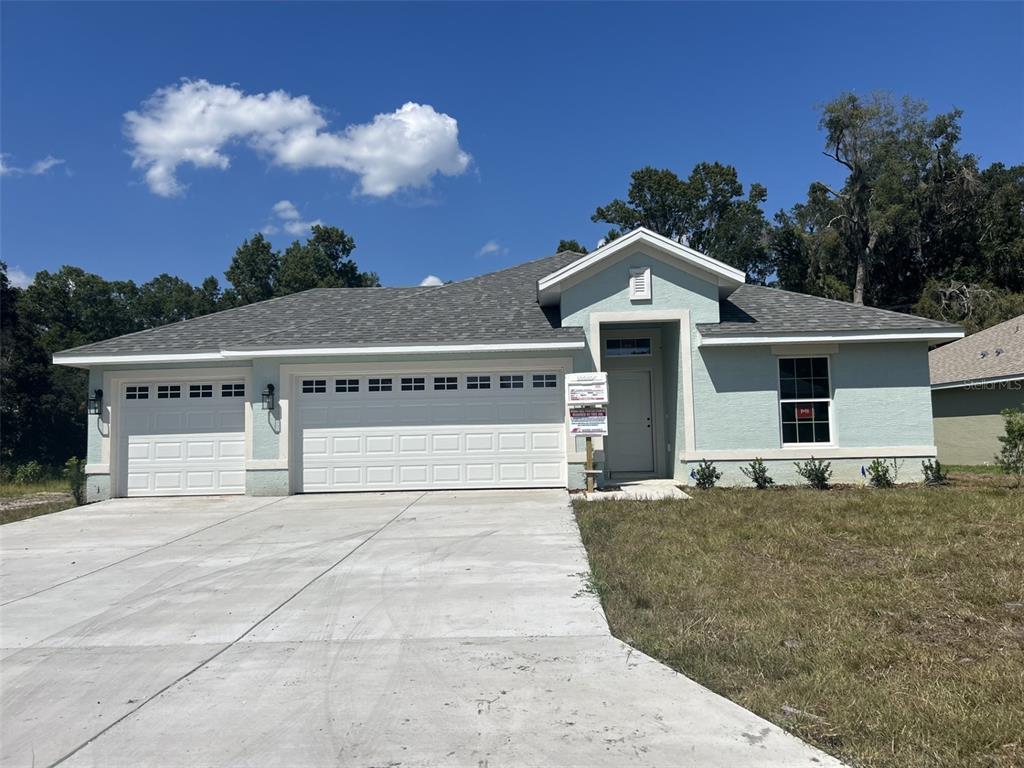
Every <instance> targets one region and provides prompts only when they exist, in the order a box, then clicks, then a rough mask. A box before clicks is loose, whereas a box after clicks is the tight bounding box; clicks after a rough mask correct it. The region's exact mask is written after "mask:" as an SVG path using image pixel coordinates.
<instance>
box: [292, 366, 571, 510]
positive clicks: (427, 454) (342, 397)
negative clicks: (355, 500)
mask: <svg viewBox="0 0 1024 768" xmlns="http://www.w3.org/2000/svg"><path fill="white" fill-rule="evenodd" d="M295 386H296V401H297V404H298V408H297V414H296V416H297V422H298V434H299V436H300V447H301V457H302V458H301V460H302V467H301V489H302V490H303V491H305V492H315V491H354V490H390V489H401V488H407V489H427V488H501V487H505V488H523V487H559V486H561V487H564V486H565V484H566V472H567V469H566V456H565V416H564V405H563V396H562V376H561V374H559V373H556V372H552V371H545V370H529V371H524V370H517V371H490V372H482V373H477V372H473V373H464V372H460V371H458V370H453V371H446V372H443V373H429V374H427V373H423V374H395V375H373V376H365V375H364V376H357V375H351V376H337V375H335V376H328V375H323V376H316V375H314V376H302V377H300V378H299V379H298V380H297V381H296V382H295Z"/></svg>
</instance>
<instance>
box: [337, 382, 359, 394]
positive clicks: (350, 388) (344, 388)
mask: <svg viewBox="0 0 1024 768" xmlns="http://www.w3.org/2000/svg"><path fill="white" fill-rule="evenodd" d="M334 391H335V392H358V391H359V379H335V380H334Z"/></svg>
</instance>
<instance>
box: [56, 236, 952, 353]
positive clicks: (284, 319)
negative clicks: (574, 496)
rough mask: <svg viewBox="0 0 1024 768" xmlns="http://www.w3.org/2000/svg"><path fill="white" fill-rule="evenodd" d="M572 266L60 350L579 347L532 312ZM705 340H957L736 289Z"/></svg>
mask: <svg viewBox="0 0 1024 768" xmlns="http://www.w3.org/2000/svg"><path fill="white" fill-rule="evenodd" d="M579 258H581V256H580V254H577V253H570V252H564V253H559V254H557V255H555V256H549V257H548V258H545V259H538V260H536V261H530V262H527V263H525V264H520V265H518V266H515V267H511V268H509V269H503V270H501V271H499V272H492V273H490V274H486V275H481V276H480V277H474V278H471V279H468V280H463V281H461V282H457V283H450V284H448V285H440V286H429V287H415V288H315V289H313V290H309V291H303V292H302V293H295V294H292V295H290V296H282V297H280V298H277V299H270V300H269V301H262V302H259V303H257V304H250V305H248V306H245V307H239V308H237V309H229V310H226V311H224V312H216V313H214V314H212V315H205V316H203V317H197V318H193V319H192V320H185V321H183V322H180V323H172V324H171V325H165V326H161V327H159V328H152V329H150V330H147V331H140V332H138V333H131V334H128V335H126V336H119V337H117V338H114V339H108V340H106V341H100V342H96V343H95V344H86V345H84V346H81V347H76V348H74V349H69V350H66V351H65V352H63V353H61V354H62V355H69V356H70V355H74V356H79V355H81V356H89V355H104V356H106V355H138V354H175V353H178V354H184V353H197V352H219V351H220V350H222V349H231V350H239V351H242V350H260V349H274V348H289V347H292V348H294V347H303V348H307V347H308V348H315V347H324V348H330V347H359V346H374V347H376V346H398V345H405V344H467V343H487V342H536V341H582V340H583V338H584V336H583V330H582V329H581V328H574V327H571V328H563V327H561V320H560V318H559V309H558V307H557V306H555V307H541V306H540V305H539V304H538V302H537V281H538V280H539V279H540V278H541V277H544V276H546V275H548V274H550V273H552V272H554V271H556V270H558V269H561V268H562V267H564V266H566V265H568V264H570V263H572V262H573V261H576V260H578V259H579ZM720 307H721V317H722V322H721V323H701V324H699V325H698V326H697V327H698V329H699V330H700V333H701V335H702V336H704V337H723V336H726V337H727V336H749V335H758V334H760V335H768V334H778V333H793V332H814V331H822V332H827V331H851V330H852V331H857V330H864V331H892V330H929V329H930V330H942V331H948V330H959V329H958V328H957V326H953V325H950V324H948V323H941V322H938V321H935V320H927V319H925V318H921V317H914V316H913V315H904V314H900V313H898V312H889V311H886V310H882V309H875V308H872V307H857V306H854V305H852V304H847V303H845V302H841V301H831V300H829V299H821V298H817V297H815V296H805V295H803V294H799V293H791V292H788V291H781V290H777V289H774V288H765V287H762V286H756V285H743V286H740V287H739V288H737V289H736V291H735V292H734V293H733V294H732V295H731V296H730V297H729V298H728V299H724V300H722V301H721V303H720Z"/></svg>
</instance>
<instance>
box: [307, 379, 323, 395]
mask: <svg viewBox="0 0 1024 768" xmlns="http://www.w3.org/2000/svg"><path fill="white" fill-rule="evenodd" d="M326 391H327V379H303V380H302V394H304V395H322V394H323V393H325V392H326Z"/></svg>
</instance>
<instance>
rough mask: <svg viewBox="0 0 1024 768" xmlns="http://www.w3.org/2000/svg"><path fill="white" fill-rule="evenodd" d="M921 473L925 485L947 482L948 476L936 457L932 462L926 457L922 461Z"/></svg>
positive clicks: (946, 483)
mask: <svg viewBox="0 0 1024 768" xmlns="http://www.w3.org/2000/svg"><path fill="white" fill-rule="evenodd" d="M921 473H922V474H923V475H924V484H925V485H948V484H949V477H948V476H947V475H946V472H945V470H944V469H943V468H942V463H941V462H940V461H939V460H938V459H936V460H935V462H934V463H933V462H932V460H931V459H928V461H922V462H921Z"/></svg>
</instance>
